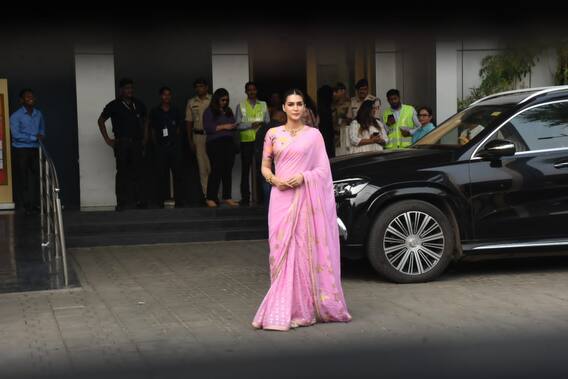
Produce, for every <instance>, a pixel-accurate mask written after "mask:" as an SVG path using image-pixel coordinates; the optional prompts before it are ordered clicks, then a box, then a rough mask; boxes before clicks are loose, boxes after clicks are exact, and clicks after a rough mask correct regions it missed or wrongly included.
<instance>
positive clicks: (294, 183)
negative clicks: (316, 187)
mask: <svg viewBox="0 0 568 379" xmlns="http://www.w3.org/2000/svg"><path fill="white" fill-rule="evenodd" d="M302 183H304V175H302V174H296V175H294V176H292V177H291V178H290V179H288V180H286V184H287V185H288V186H290V188H296V187H299V186H301V185H302Z"/></svg>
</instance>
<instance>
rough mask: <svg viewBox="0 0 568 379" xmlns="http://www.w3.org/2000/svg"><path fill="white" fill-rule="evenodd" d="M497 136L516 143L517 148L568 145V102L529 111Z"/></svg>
mask: <svg viewBox="0 0 568 379" xmlns="http://www.w3.org/2000/svg"><path fill="white" fill-rule="evenodd" d="M496 138H503V139H507V140H510V141H512V142H514V143H515V145H516V146H517V151H531V150H546V149H556V148H563V147H568V102H562V103H556V104H547V105H542V106H539V107H536V108H532V109H530V110H528V111H525V112H523V113H521V114H520V115H518V116H516V117H515V118H513V119H512V120H511V121H510V122H509V123H507V124H506V125H504V126H503V127H502V128H501V129H500V130H499V132H498V133H497V136H496Z"/></svg>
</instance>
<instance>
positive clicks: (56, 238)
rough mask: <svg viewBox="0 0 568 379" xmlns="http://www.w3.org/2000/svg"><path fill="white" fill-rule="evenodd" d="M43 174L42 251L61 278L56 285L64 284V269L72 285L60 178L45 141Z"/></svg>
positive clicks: (53, 273) (52, 271) (66, 282)
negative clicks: (60, 196) (68, 264)
mask: <svg viewBox="0 0 568 379" xmlns="http://www.w3.org/2000/svg"><path fill="white" fill-rule="evenodd" d="M39 177H40V208H41V210H40V216H41V241H42V243H41V247H42V252H43V254H44V259H46V260H47V263H48V264H49V271H50V275H51V276H52V278H54V279H55V280H56V281H57V282H59V283H54V284H55V285H56V287H61V283H60V281H61V273H63V285H64V286H65V287H68V286H69V274H68V271H67V250H66V248H65V233H64V229H63V212H62V208H61V199H60V198H59V189H60V187H59V179H58V178H57V171H56V170H55V164H54V163H53V160H52V159H51V157H50V156H49V153H48V152H47V149H46V148H45V145H44V144H43V143H42V142H41V141H40V143H39Z"/></svg>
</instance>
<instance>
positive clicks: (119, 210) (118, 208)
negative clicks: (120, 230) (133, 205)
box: [114, 204, 125, 212]
mask: <svg viewBox="0 0 568 379" xmlns="http://www.w3.org/2000/svg"><path fill="white" fill-rule="evenodd" d="M124 209H125V208H124V205H120V204H117V205H116V207H114V210H115V211H116V212H122V211H123V210H124Z"/></svg>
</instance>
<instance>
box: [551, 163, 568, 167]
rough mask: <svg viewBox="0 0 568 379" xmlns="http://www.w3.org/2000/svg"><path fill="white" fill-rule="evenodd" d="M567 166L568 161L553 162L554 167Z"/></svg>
mask: <svg viewBox="0 0 568 379" xmlns="http://www.w3.org/2000/svg"><path fill="white" fill-rule="evenodd" d="M565 167H568V162H558V163H555V164H554V168H565Z"/></svg>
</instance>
